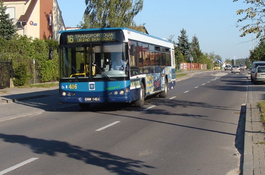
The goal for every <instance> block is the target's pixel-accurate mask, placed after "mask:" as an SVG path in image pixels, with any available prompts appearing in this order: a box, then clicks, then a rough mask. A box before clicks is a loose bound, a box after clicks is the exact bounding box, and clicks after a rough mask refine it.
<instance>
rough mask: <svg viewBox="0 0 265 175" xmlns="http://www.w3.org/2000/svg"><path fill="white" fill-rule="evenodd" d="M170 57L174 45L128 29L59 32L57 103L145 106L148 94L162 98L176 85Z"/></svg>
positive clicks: (173, 64) (173, 59) (172, 53)
mask: <svg viewBox="0 0 265 175" xmlns="http://www.w3.org/2000/svg"><path fill="white" fill-rule="evenodd" d="M174 55H175V54H174V45H173V43H171V42H169V41H167V40H165V39H161V38H158V37H154V36H150V35H148V34H145V33H141V32H138V31H134V30H132V29H128V28H99V29H77V30H65V31H60V38H59V78H60V80H59V100H60V103H77V104H79V106H80V107H81V108H88V107H89V106H90V105H91V104H95V103H131V104H133V105H134V106H136V107H140V108H143V106H144V102H145V98H146V97H147V96H150V95H157V96H159V97H161V98H166V97H167V94H168V90H170V89H173V88H174V86H175V58H174ZM117 59H121V60H120V61H119V62H118V63H119V64H118V65H117ZM115 62H116V63H115ZM114 65H115V66H114Z"/></svg>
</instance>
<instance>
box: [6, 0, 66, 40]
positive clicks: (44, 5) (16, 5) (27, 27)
mask: <svg viewBox="0 0 265 175" xmlns="http://www.w3.org/2000/svg"><path fill="white" fill-rule="evenodd" d="M3 4H4V6H6V7H7V9H6V12H7V13H9V17H10V18H12V19H13V21H14V23H15V24H16V26H17V28H18V31H17V33H18V34H20V35H27V36H28V37H33V38H39V39H51V38H53V39H56V40H58V38H59V31H60V30H65V25H64V21H63V18H62V12H61V10H60V8H59V5H58V2H57V0H3Z"/></svg>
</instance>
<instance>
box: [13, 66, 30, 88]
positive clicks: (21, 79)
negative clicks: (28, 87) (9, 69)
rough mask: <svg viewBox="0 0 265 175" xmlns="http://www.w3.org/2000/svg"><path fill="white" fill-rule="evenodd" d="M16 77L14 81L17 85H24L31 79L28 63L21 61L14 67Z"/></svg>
mask: <svg viewBox="0 0 265 175" xmlns="http://www.w3.org/2000/svg"><path fill="white" fill-rule="evenodd" d="M14 71H15V72H14V78H13V82H14V85H15V86H24V85H25V84H26V83H27V82H28V80H29V79H30V75H29V74H28V66H27V64H26V63H20V64H19V65H18V66H17V67H16V68H15V69H14Z"/></svg>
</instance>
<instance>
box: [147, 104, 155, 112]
mask: <svg viewBox="0 0 265 175" xmlns="http://www.w3.org/2000/svg"><path fill="white" fill-rule="evenodd" d="M154 107H156V105H152V106H150V107H148V108H146V109H144V111H147V110H148V109H151V108H154Z"/></svg>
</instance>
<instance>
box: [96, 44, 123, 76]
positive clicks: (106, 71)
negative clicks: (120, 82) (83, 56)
mask: <svg viewBox="0 0 265 175" xmlns="http://www.w3.org/2000/svg"><path fill="white" fill-rule="evenodd" d="M92 51H93V53H92V60H93V64H92V65H94V66H95V70H96V71H95V74H93V78H94V79H101V78H118V77H128V64H127V63H128V58H127V57H126V54H125V45H124V44H110V43H108V44H103V45H93V49H92Z"/></svg>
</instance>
